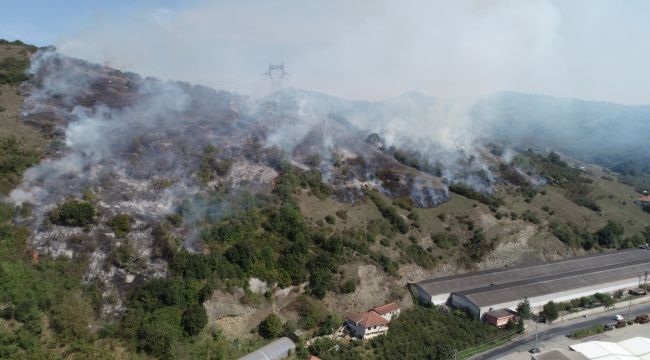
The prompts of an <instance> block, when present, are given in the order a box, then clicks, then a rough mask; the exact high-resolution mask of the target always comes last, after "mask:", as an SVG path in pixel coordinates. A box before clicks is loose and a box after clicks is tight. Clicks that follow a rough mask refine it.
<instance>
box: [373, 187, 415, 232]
mask: <svg viewBox="0 0 650 360" xmlns="http://www.w3.org/2000/svg"><path fill="white" fill-rule="evenodd" d="M365 194H366V195H367V196H368V197H370V199H371V200H372V201H373V202H374V203H375V206H377V209H378V210H379V212H380V213H381V214H382V215H383V216H384V218H385V219H386V220H388V222H390V224H391V225H392V226H393V227H394V228H395V230H397V231H399V232H400V233H402V234H406V233H407V232H408V231H409V225H408V224H407V223H406V221H404V219H403V218H402V216H401V215H399V213H398V212H397V209H396V208H395V207H394V206H390V205H389V204H388V203H387V202H386V201H385V200H384V199H382V198H381V196H380V195H379V193H378V192H377V191H375V190H367V191H365Z"/></svg>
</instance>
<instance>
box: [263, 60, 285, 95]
mask: <svg viewBox="0 0 650 360" xmlns="http://www.w3.org/2000/svg"><path fill="white" fill-rule="evenodd" d="M287 75H289V73H288V72H286V71H285V70H284V63H283V62H282V63H280V64H275V65H274V64H269V69H268V70H267V71H266V72H265V73H264V76H266V77H267V78H268V79H269V80H270V81H271V92H273V93H274V92H276V91H278V90H280V88H281V87H282V80H284V78H285V77H286V76H287Z"/></svg>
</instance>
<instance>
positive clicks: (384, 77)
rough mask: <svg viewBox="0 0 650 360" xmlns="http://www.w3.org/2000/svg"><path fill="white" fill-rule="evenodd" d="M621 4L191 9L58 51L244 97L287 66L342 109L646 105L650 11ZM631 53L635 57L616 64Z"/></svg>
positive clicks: (204, 5)
mask: <svg viewBox="0 0 650 360" xmlns="http://www.w3.org/2000/svg"><path fill="white" fill-rule="evenodd" d="M619 5H620V4H615V3H613V2H605V1H597V2H592V1H584V2H571V3H567V2H560V1H552V0H533V1H509V0H494V1H453V2H450V1H406V2H395V1H360V2H356V1H355V2H349V1H326V2H320V3H313V2H310V3H304V2H295V1H288V0H285V1H274V2H266V1H242V2H228V3H226V2H212V1H198V2H191V3H190V5H186V7H182V8H176V9H165V8H161V9H150V8H149V9H147V10H138V11H136V12H132V13H128V12H127V13H121V14H120V16H119V17H118V16H110V17H109V16H102V17H99V18H98V19H93V21H92V26H88V27H84V28H80V29H79V30H78V31H77V32H72V33H70V34H67V35H66V36H64V37H63V38H62V39H61V40H60V41H59V42H58V43H57V44H56V45H57V47H58V48H59V49H60V50H61V51H62V52H63V53H65V54H68V55H72V56H76V57H81V58H84V59H88V60H91V61H94V62H98V63H103V62H108V63H110V64H112V65H113V66H116V67H118V68H123V69H128V70H133V71H136V72H139V73H142V74H145V75H154V76H158V77H161V78H171V79H180V80H187V81H190V82H194V83H201V84H205V85H208V86H212V87H216V88H222V89H226V90H234V91H237V92H241V93H246V94H251V95H262V94H265V93H266V92H267V91H268V87H267V86H265V85H266V84H265V83H264V81H263V78H262V77H261V75H260V74H261V73H262V72H264V71H265V67H266V66H267V63H268V62H271V61H272V62H279V61H282V60H284V62H285V64H286V65H287V67H288V70H289V72H290V77H289V79H288V84H290V85H291V86H294V87H298V88H303V89H310V90H315V91H320V92H324V93H328V94H332V95H337V96H342V97H346V98H356V99H378V98H387V97H393V96H397V95H399V94H401V93H403V92H406V91H419V92H423V93H426V94H429V95H432V96H436V97H454V98H456V97H468V96H475V95H480V94H485V93H489V92H494V91H502V90H510V91H523V92H535V93H545V94H549V95H555V96H569V97H578V98H594V99H603V100H610V101H620V102H627V103H629V102H639V101H650V99H648V98H647V97H646V98H645V99H643V98H642V97H643V96H645V95H640V93H641V91H639V90H641V89H642V88H643V87H641V85H643V84H644V83H643V82H642V81H640V80H639V79H638V78H637V77H635V76H632V74H631V72H632V71H634V70H636V71H643V69H644V68H645V66H643V64H642V62H640V61H639V60H640V59H639V57H638V56H639V55H641V54H642V53H646V54H647V51H648V50H647V49H645V50H644V49H639V44H640V41H641V35H642V34H641V33H639V31H638V26H643V25H641V24H643V19H642V18H641V15H639V14H642V13H643V12H644V11H643V9H639V8H644V7H646V5H647V4H646V5H643V4H639V3H635V4H629V6H627V7H624V6H619ZM645 13H646V14H647V11H646V12H645ZM622 19H626V21H622ZM646 23H647V22H646ZM598 47H600V49H597V48H598ZM639 51H640V52H641V54H639V53H638V52H639ZM631 52H636V53H637V56H629V57H626V58H625V59H623V58H621V57H620V56H613V53H618V54H625V53H628V54H630V55H632V54H631ZM596 58H597V59H598V61H587V60H588V59H596ZM623 69H625V70H623ZM646 74H647V72H646ZM620 76H624V78H625V79H624V82H623V80H622V79H617V78H618V77H620ZM623 83H625V84H627V88H628V91H622V90H624V89H623V88H621V87H620V86H619V84H623Z"/></svg>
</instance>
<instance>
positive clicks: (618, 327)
mask: <svg viewBox="0 0 650 360" xmlns="http://www.w3.org/2000/svg"><path fill="white" fill-rule="evenodd" d="M614 326H615V327H616V328H617V329H620V328H624V327H626V326H627V324H626V323H625V321H619V322H617V323H616V325H614Z"/></svg>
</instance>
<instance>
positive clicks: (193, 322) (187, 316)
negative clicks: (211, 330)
mask: <svg viewBox="0 0 650 360" xmlns="http://www.w3.org/2000/svg"><path fill="white" fill-rule="evenodd" d="M207 323H208V314H207V313H206V312H205V308H204V307H203V305H201V304H194V305H192V306H190V308H189V309H187V310H186V311H185V312H184V313H183V317H182V318H181V325H182V326H183V330H185V333H186V334H187V335H189V336H194V335H197V334H198V333H199V332H201V330H202V329H203V328H204V327H205V325H206V324H207Z"/></svg>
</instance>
